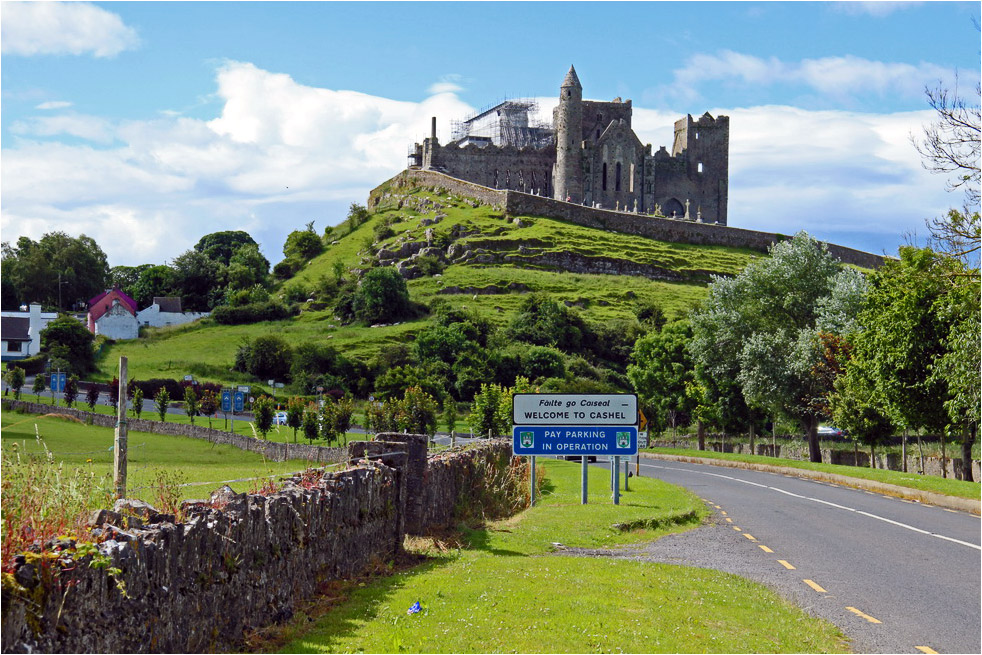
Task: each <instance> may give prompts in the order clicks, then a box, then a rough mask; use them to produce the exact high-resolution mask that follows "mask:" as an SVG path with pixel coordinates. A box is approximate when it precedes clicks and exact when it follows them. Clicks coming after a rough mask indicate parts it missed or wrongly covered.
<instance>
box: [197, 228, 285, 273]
mask: <svg viewBox="0 0 982 655" xmlns="http://www.w3.org/2000/svg"><path fill="white" fill-rule="evenodd" d="M243 246H252V247H255V248H257V249H258V247H259V244H258V243H256V241H255V239H253V238H252V237H251V236H249V233H248V232H243V231H242V230H227V231H225V232H212V233H211V234H206V235H205V236H203V237H201V238H200V239H199V240H198V243H196V244H194V250H195V251H197V252H200V253H202V254H203V255H205V256H206V257H208V258H209V259H211V260H214V261H216V262H218V263H219V264H221V265H222V266H228V265H229V264H230V263H231V260H232V257H233V256H234V255H235V254H236V253H237V252H238V251H239V250H240V249H241V248H242V247H243ZM264 259H265V258H264ZM266 268H267V269H268V268H269V262H266Z"/></svg>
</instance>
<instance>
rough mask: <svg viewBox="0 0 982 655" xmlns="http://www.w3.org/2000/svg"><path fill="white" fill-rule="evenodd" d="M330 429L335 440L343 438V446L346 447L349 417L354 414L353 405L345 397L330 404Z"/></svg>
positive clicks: (349, 425) (349, 399) (349, 423)
mask: <svg viewBox="0 0 982 655" xmlns="http://www.w3.org/2000/svg"><path fill="white" fill-rule="evenodd" d="M332 405H333V412H332V413H331V429H332V431H333V432H334V435H335V437H336V438H338V439H340V437H344V445H345V446H347V445H348V429H349V428H351V417H352V416H353V415H354V413H355V404H354V402H352V400H351V398H349V397H347V396H345V397H343V398H338V399H337V401H336V402H334V403H332Z"/></svg>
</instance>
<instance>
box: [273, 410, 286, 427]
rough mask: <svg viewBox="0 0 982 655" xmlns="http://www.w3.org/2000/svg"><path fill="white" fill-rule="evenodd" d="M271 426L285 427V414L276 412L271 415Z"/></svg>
mask: <svg viewBox="0 0 982 655" xmlns="http://www.w3.org/2000/svg"><path fill="white" fill-rule="evenodd" d="M273 425H286V412H276V413H275V414H274V415H273Z"/></svg>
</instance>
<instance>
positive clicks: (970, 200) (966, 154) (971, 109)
mask: <svg viewBox="0 0 982 655" xmlns="http://www.w3.org/2000/svg"><path fill="white" fill-rule="evenodd" d="M980 94H982V86H980V85H979V84H978V83H977V84H976V85H975V95H974V98H973V102H972V103H969V102H966V100H965V98H964V97H963V96H961V95H959V92H958V86H957V81H956V85H955V89H954V90H950V89H947V88H945V87H944V86H943V85H942V84H941V83H940V82H939V83H938V86H936V87H934V88H931V87H926V88H925V89H924V95H926V96H927V102H928V104H929V105H930V106H931V109H933V110H934V112H935V114H936V117H935V121H934V122H933V123H931V124H930V125H927V126H925V127H924V138H923V139H916V138H914V137H913V136H911V141H913V143H914V147H915V148H917V152H918V153H920V155H921V157H922V158H923V159H924V162H923V165H924V168H926V169H927V170H929V171H931V172H932V173H938V174H941V175H947V176H949V177H948V183H947V186H948V190H949V191H955V190H957V189H962V190H963V191H964V192H965V199H966V202H967V204H969V205H978V204H979V150H980V148H979V145H980V141H979V140H980V127H982V121H980V116H979V105H978V104H975V103H977V102H978V98H979V96H980ZM976 243H978V242H977V241H976Z"/></svg>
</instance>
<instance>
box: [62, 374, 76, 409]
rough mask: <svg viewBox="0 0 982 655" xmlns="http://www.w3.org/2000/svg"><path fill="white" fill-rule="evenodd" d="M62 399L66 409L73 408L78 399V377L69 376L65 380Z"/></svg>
mask: <svg viewBox="0 0 982 655" xmlns="http://www.w3.org/2000/svg"><path fill="white" fill-rule="evenodd" d="M64 398H65V406H66V407H74V406H75V401H76V400H77V399H78V377H76V376H74V375H69V376H68V379H67V380H65V394H64Z"/></svg>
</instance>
